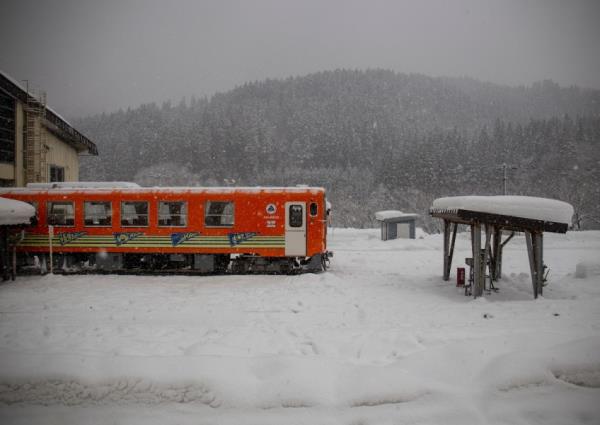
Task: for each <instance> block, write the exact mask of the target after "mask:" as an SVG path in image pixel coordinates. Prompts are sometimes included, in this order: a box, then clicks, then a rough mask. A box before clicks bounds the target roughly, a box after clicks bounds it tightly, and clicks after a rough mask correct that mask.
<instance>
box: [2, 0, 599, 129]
mask: <svg viewBox="0 0 600 425" xmlns="http://www.w3.org/2000/svg"><path fill="white" fill-rule="evenodd" d="M0 11H1V13H0V40H1V41H2V42H1V43H0V69H2V70H3V71H4V72H7V73H9V74H10V75H11V76H12V77H13V78H15V79H17V80H22V79H29V80H30V81H32V82H33V83H34V84H35V85H36V86H38V87H41V88H43V89H44V90H45V91H46V92H47V94H48V102H49V104H50V106H52V107H53V108H54V109H56V110H57V111H58V112H59V113H61V114H63V115H65V116H67V117H75V116H81V115H86V114H91V113H97V112H102V111H105V112H112V111H115V110H117V109H118V108H120V107H122V108H126V107H128V106H137V105H139V104H140V103H144V102H151V101H156V102H161V101H163V100H167V99H171V100H173V102H174V103H176V102H178V101H179V100H180V99H181V98H182V97H183V96H187V98H188V99H189V97H190V96H191V95H196V96H202V95H212V94H214V93H215V92H217V91H225V90H228V89H230V88H233V87H234V86H235V85H239V84H242V83H244V82H246V81H255V80H263V79H266V78H279V77H287V76H296V75H304V74H307V73H310V72H315V71H322V70H331V69H335V68H353V69H354V68H359V69H366V68H387V69H393V70H395V71H399V72H418V73H423V74H427V75H431V76H441V75H447V76H463V75H468V76H471V77H474V78H477V79H481V80H485V81H491V82H496V83H503V84H510V85H520V84H523V85H529V84H531V83H532V82H534V81H539V80H542V79H553V80H554V81H556V82H558V83H560V84H561V85H571V84H577V85H581V86H585V87H593V88H600V1H599V0H571V1H555V0H521V1H516V0H497V1H486V0H455V1H452V0H415V1H401V0H398V1H391V0H365V1H355V0H348V1H342V0H331V1H327V0H320V1H317V0H296V1H287V0H256V1H254V0H246V1H242V0H215V1H209V0H196V1H176V0H171V1H154V0H152V1H150V0H138V1H128V0H114V1H113V0H110V1H108V0H103V1H100V0H96V1H89V0H46V1H40V0H38V1H32V0H2V5H1V8H0Z"/></svg>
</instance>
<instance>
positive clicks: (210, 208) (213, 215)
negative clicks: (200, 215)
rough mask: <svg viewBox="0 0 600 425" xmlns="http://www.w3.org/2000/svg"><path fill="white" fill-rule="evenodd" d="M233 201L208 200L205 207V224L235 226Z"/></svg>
mask: <svg viewBox="0 0 600 425" xmlns="http://www.w3.org/2000/svg"><path fill="white" fill-rule="evenodd" d="M233 212H234V205H233V202H223V201H208V202H206V208H205V209H204V224H205V225H206V226H209V227H211V226H212V227H230V226H233V222H234V220H233V217H234V215H233Z"/></svg>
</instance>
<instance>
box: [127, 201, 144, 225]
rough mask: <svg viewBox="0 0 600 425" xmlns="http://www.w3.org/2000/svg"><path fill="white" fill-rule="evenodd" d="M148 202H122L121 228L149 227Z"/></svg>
mask: <svg viewBox="0 0 600 425" xmlns="http://www.w3.org/2000/svg"><path fill="white" fill-rule="evenodd" d="M147 225H148V202H146V201H124V202H121V226H125V227H127V226H134V227H139V226H147Z"/></svg>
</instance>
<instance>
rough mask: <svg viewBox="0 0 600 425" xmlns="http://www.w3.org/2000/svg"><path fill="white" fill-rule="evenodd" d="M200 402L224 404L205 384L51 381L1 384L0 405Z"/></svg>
mask: <svg viewBox="0 0 600 425" xmlns="http://www.w3.org/2000/svg"><path fill="white" fill-rule="evenodd" d="M162 403H197V404H204V405H207V406H210V407H219V406H220V405H221V401H220V400H218V399H217V397H216V396H215V394H214V393H213V392H212V391H211V390H210V389H209V388H208V387H207V386H205V385H203V384H183V383H182V384H164V383H157V382H153V381H149V380H145V379H130V378H129V379H125V378H123V379H118V380H113V381H110V382H103V383H84V382H80V381H76V380H61V379H47V380H40V381H27V382H10V383H7V382H4V383H0V404H5V405H10V404H34V405H35V404H37V405H44V406H49V405H66V406H86V405H110V404H162Z"/></svg>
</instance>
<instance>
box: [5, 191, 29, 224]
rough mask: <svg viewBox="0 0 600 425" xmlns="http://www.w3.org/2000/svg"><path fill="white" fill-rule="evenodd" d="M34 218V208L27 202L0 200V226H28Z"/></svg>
mask: <svg viewBox="0 0 600 425" xmlns="http://www.w3.org/2000/svg"><path fill="white" fill-rule="evenodd" d="M34 216H35V208H34V207H33V206H32V205H29V204H28V203H27V202H21V201H16V200H14V199H7V198H0V226H16V225H19V224H29V223H30V222H31V217H34Z"/></svg>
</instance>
